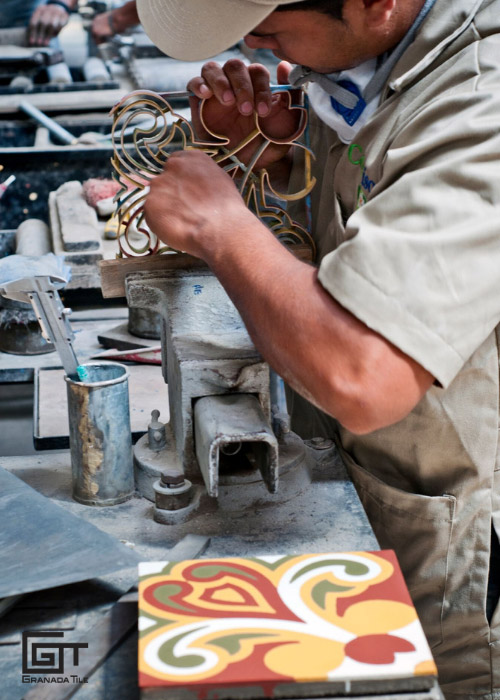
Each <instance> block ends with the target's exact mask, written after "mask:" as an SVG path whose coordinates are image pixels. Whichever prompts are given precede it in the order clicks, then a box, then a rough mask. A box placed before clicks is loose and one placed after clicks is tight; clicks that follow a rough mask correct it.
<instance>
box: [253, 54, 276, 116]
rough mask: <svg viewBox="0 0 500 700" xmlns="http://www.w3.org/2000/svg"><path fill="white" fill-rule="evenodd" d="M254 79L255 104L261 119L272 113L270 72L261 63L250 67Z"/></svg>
mask: <svg viewBox="0 0 500 700" xmlns="http://www.w3.org/2000/svg"><path fill="white" fill-rule="evenodd" d="M248 72H249V74H250V77H251V79H252V85H253V94H254V104H255V109H256V110H257V114H258V115H259V116H260V117H267V115H268V114H269V112H270V111H271V91H270V89H269V79H270V76H269V71H268V70H267V68H265V66H263V65H262V64H260V63H252V65H251V66H249V67H248Z"/></svg>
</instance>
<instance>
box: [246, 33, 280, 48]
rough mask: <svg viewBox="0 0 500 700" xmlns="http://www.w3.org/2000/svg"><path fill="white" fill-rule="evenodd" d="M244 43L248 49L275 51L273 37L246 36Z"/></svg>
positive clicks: (275, 45) (275, 43) (275, 44)
mask: <svg viewBox="0 0 500 700" xmlns="http://www.w3.org/2000/svg"><path fill="white" fill-rule="evenodd" d="M244 42H245V44H246V45H247V46H248V48H249V49H276V48H277V43H278V42H277V41H276V39H274V38H273V37H265V36H255V34H247V35H246V36H245V38H244Z"/></svg>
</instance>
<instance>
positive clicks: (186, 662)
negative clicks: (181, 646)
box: [158, 627, 204, 668]
mask: <svg viewBox="0 0 500 700" xmlns="http://www.w3.org/2000/svg"><path fill="white" fill-rule="evenodd" d="M200 629H202V628H201V627H198V629H195V630H190V631H189V632H184V633H183V634H178V635H177V636H176V637H172V639H169V640H168V642H165V643H164V644H162V645H161V647H160V649H159V651H158V656H159V657H160V659H161V661H163V663H165V664H169V666H174V667H176V668H196V666H199V665H200V664H202V663H203V661H204V658H203V656H200V655H199V654H183V655H182V656H175V653H174V649H175V645H176V644H177V643H178V642H179V641H180V640H181V639H182V638H183V637H186V636H187V635H188V634H192V633H193V632H198V630H200Z"/></svg>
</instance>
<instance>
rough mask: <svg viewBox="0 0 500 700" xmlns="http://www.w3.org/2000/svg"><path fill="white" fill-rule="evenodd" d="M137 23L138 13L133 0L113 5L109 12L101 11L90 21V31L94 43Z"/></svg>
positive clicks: (100, 41)
mask: <svg viewBox="0 0 500 700" xmlns="http://www.w3.org/2000/svg"><path fill="white" fill-rule="evenodd" d="M136 24H139V15H138V14H137V6H136V2H135V0H129V2H126V3H125V4H124V5H120V6H119V7H115V8H114V10H110V11H109V12H101V13H100V14H98V15H96V16H95V17H94V19H93V21H92V25H91V27H90V32H91V34H92V38H93V39H94V41H95V43H96V44H102V43H103V42H104V41H108V40H109V39H111V38H112V37H113V36H115V34H120V33H121V32H124V31H125V30H126V29H128V28H129V27H134V26H135V25H136Z"/></svg>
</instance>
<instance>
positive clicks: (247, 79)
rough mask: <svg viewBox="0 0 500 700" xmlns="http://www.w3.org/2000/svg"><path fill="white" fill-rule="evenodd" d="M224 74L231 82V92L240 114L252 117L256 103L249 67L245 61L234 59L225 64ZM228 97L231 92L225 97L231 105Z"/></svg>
mask: <svg viewBox="0 0 500 700" xmlns="http://www.w3.org/2000/svg"><path fill="white" fill-rule="evenodd" d="M224 73H225V74H226V76H227V79H228V80H229V84H230V90H231V92H232V94H233V96H234V100H235V101H236V106H237V107H238V111H239V113H240V114H243V115H244V116H246V117H248V116H250V115H251V114H253V111H254V107H255V101H254V90H253V83H252V78H251V76H250V73H249V70H248V67H247V66H246V65H245V64H244V63H243V61H240V60H238V59H236V58H234V59H232V60H230V61H227V62H226V63H225V64H224ZM228 96H229V92H228V93H226V94H225V95H224V97H225V98H226V101H227V102H229V104H231V103H232V102H231V101H230V100H229V99H228ZM234 100H233V101H234Z"/></svg>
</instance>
